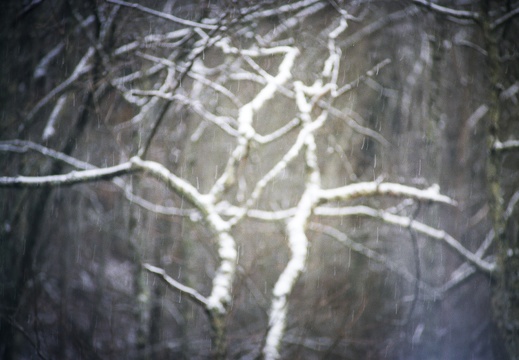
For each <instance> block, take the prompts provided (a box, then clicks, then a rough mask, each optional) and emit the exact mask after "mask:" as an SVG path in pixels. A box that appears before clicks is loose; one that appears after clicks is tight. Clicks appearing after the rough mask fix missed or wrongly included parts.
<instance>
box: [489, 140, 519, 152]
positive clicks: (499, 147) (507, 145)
mask: <svg viewBox="0 0 519 360" xmlns="http://www.w3.org/2000/svg"><path fill="white" fill-rule="evenodd" d="M494 150H496V151H501V152H505V151H515V150H519V140H508V141H504V142H501V141H499V140H497V141H496V142H495V143H494Z"/></svg>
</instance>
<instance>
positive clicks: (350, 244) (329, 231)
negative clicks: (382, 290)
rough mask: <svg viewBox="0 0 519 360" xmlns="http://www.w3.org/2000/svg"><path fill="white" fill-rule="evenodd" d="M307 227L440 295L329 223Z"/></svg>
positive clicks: (424, 289)
mask: <svg viewBox="0 0 519 360" xmlns="http://www.w3.org/2000/svg"><path fill="white" fill-rule="evenodd" d="M308 228H309V229H310V230H312V231H316V232H320V233H323V234H326V235H328V236H329V237H331V238H333V239H335V240H336V241H338V242H339V243H341V244H343V245H344V246H346V247H347V248H348V249H351V250H353V251H355V252H356V253H358V254H360V255H362V256H365V257H366V258H368V259H370V260H373V261H375V262H377V263H379V264H381V265H383V266H384V267H385V268H386V269H388V270H390V271H392V272H394V273H395V274H397V275H398V276H400V277H402V278H403V279H405V280H406V281H408V282H409V283H411V284H414V283H417V284H418V286H419V288H420V289H421V290H423V291H425V292H427V293H428V294H429V295H430V296H432V297H434V298H440V297H441V293H440V292H438V291H436V290H435V289H434V288H433V287H431V286H430V285H427V284H426V283H424V282H423V281H421V280H420V279H418V278H416V277H415V276H414V275H413V274H411V273H410V272H409V271H408V270H407V269H406V268H404V267H402V265H401V264H398V263H396V262H394V261H392V260H391V259H390V258H388V257H387V256H384V255H381V254H379V253H378V252H376V251H374V250H372V249H370V248H368V247H367V246H364V245H362V244H360V243H358V242H355V241H353V240H351V239H350V238H349V237H348V236H347V235H346V234H345V233H343V232H342V231H339V230H337V229H336V228H334V227H332V226H329V225H323V224H319V223H314V222H312V223H310V224H309V225H308Z"/></svg>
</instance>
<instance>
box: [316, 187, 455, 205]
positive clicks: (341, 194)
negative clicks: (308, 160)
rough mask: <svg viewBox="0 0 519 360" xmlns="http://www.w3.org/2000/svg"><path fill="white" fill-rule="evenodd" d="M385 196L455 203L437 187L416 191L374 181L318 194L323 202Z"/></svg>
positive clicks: (326, 190)
mask: <svg viewBox="0 0 519 360" xmlns="http://www.w3.org/2000/svg"><path fill="white" fill-rule="evenodd" d="M374 195H387V196H400V197H402V196H404V197H410V198H413V199H416V200H419V201H434V202H439V203H444V204H449V205H453V206H455V205H456V201H454V200H453V199H451V198H450V197H448V196H445V195H442V194H440V188H439V186H438V185H433V186H431V187H429V188H428V189H423V190H422V189H418V188H415V187H412V186H407V185H402V184H396V183H379V182H376V181H372V182H362V183H355V184H351V185H346V186H343V187H340V188H335V189H323V190H321V192H320V196H321V199H322V200H323V201H335V200H352V199H355V198H359V197H365V196H374Z"/></svg>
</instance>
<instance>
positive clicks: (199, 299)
mask: <svg viewBox="0 0 519 360" xmlns="http://www.w3.org/2000/svg"><path fill="white" fill-rule="evenodd" d="M142 266H143V267H144V269H146V270H147V271H149V272H150V273H153V274H156V275H158V276H159V277H160V278H161V279H162V280H163V281H164V282H165V283H166V284H168V285H169V286H171V287H172V288H173V289H176V290H178V291H181V292H183V293H185V294H186V295H187V296H188V297H189V298H190V299H191V300H193V301H194V302H195V303H197V304H198V305H202V306H203V307H204V309H207V298H205V297H204V296H203V295H202V294H200V293H199V292H198V291H196V290H195V289H193V288H191V287H189V286H186V285H184V284H182V283H180V282H178V281H176V280H175V279H173V278H172V277H171V276H169V275H168V274H166V271H165V270H164V269H161V268H158V267H156V266H153V265H150V264H142Z"/></svg>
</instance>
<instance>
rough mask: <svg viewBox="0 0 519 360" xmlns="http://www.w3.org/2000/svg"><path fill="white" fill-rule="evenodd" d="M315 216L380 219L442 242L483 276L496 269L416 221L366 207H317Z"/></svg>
mask: <svg viewBox="0 0 519 360" xmlns="http://www.w3.org/2000/svg"><path fill="white" fill-rule="evenodd" d="M315 214H316V215H321V216H348V215H349V216H352V215H360V216H369V217H373V218H377V219H380V220H382V221H384V222H386V223H388V224H393V225H398V226H402V227H406V228H407V227H409V228H411V229H412V230H414V231H416V232H419V233H421V234H423V235H426V236H428V237H430V238H431V239H435V240H439V241H441V242H443V243H444V244H446V245H447V246H448V247H449V248H451V249H452V250H454V251H455V252H456V253H457V254H458V255H460V256H461V258H462V259H464V260H465V261H468V262H469V263H470V264H472V265H474V266H475V267H476V268H477V269H478V270H479V271H481V272H482V273H484V274H488V275H493V273H494V272H495V269H496V264H495V263H489V262H487V261H485V260H483V259H482V258H481V257H479V256H477V255H476V254H474V253H472V252H471V251H470V250H468V249H467V248H465V247H464V246H463V245H461V243H460V242H459V241H458V240H456V239H455V238H453V237H452V236H451V235H449V234H448V233H446V232H445V231H443V230H438V229H435V228H433V227H430V226H428V225H426V224H424V223H421V222H419V221H416V220H414V221H412V220H411V219H410V218H409V217H407V216H400V215H395V214H391V213H388V212H386V211H381V210H376V209H373V208H370V207H368V206H351V207H345V208H326V207H318V208H316V209H315Z"/></svg>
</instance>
